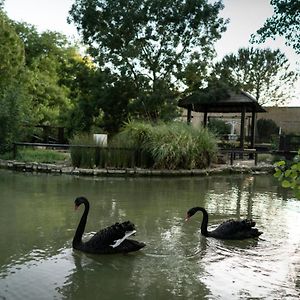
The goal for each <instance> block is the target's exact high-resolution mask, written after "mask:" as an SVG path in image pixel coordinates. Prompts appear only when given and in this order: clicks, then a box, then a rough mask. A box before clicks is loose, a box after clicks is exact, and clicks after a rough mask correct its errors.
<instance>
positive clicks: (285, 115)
mask: <svg viewBox="0 0 300 300" xmlns="http://www.w3.org/2000/svg"><path fill="white" fill-rule="evenodd" d="M264 109H265V110H267V113H265V114H258V117H257V119H271V120H273V121H274V122H275V123H276V124H277V126H279V127H281V129H282V131H283V132H285V133H295V134H300V107H264Z"/></svg>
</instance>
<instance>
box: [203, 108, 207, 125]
mask: <svg viewBox="0 0 300 300" xmlns="http://www.w3.org/2000/svg"><path fill="white" fill-rule="evenodd" d="M206 126H207V111H205V112H204V115H203V127H204V128H205V127H206Z"/></svg>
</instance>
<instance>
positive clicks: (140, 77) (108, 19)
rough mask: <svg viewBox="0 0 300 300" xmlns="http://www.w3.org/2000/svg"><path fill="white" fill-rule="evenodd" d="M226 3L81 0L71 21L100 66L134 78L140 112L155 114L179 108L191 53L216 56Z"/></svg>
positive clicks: (205, 0) (135, 101) (157, 115)
mask: <svg viewBox="0 0 300 300" xmlns="http://www.w3.org/2000/svg"><path fill="white" fill-rule="evenodd" d="M222 8H223V5H222V4H221V1H217V2H215V3H214V4H210V3H208V1H207V0H197V1H195V0H193V1H182V0H172V1H170V0H163V1H162V0H127V1H124V0H117V1H115V0H107V1H105V0H100V1H96V0H76V1H75V3H74V4H73V6H72V9H71V11H70V21H73V22H74V23H75V24H76V26H77V29H78V30H79V32H80V33H81V34H82V36H83V41H84V42H85V43H87V44H88V45H89V47H90V49H89V51H90V54H91V55H92V56H93V57H94V58H95V59H96V61H97V63H98V64H99V65H100V66H101V67H102V66H108V67H110V68H111V70H112V72H115V73H116V74H118V75H120V78H124V77H127V78H130V80H131V81H132V83H133V85H134V87H135V90H136V95H137V96H136V98H135V99H131V102H132V104H134V105H135V107H137V108H139V109H138V110H137V112H138V114H139V115H141V116H148V117H150V118H152V119H156V118H161V117H163V115H164V113H166V111H168V112H169V111H170V108H172V109H173V111H174V110H175V109H176V102H175V97H176V95H177V90H176V88H175V85H174V82H175V81H176V80H177V79H178V74H179V73H180V72H182V70H183V69H184V67H185V66H186V65H187V63H188V62H189V59H190V58H191V56H192V55H195V53H196V54H198V55H199V56H201V57H203V56H205V57H206V58H207V59H208V60H209V58H210V57H211V56H212V53H213V51H212V50H213V43H214V42H215V41H216V40H217V39H218V38H220V37H221V33H222V32H223V31H224V30H225V24H226V21H224V20H223V19H222V18H219V17H218V14H219V12H220V10H221V9H222ZM170 99H172V101H171V100H170ZM126 101H127V100H126ZM166 107H168V110H167V109H165V108H166Z"/></svg>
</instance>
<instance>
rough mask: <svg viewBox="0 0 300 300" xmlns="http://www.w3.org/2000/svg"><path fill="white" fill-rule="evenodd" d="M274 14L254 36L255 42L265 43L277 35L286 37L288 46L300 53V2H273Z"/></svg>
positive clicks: (291, 0)
mask: <svg viewBox="0 0 300 300" xmlns="http://www.w3.org/2000/svg"><path fill="white" fill-rule="evenodd" d="M271 4H272V5H273V7H274V14H273V16H272V17H270V18H268V19H267V20H266V22H265V24H264V25H263V26H262V27H261V28H260V29H259V30H258V31H257V35H256V36H253V38H252V40H253V41H258V42H264V41H265V40H266V39H267V38H273V39H275V37H276V36H277V35H280V36H284V37H285V39H286V44H287V45H289V46H292V47H293V48H294V49H295V51H296V52H297V53H300V39H299V32H300V1H298V0H271Z"/></svg>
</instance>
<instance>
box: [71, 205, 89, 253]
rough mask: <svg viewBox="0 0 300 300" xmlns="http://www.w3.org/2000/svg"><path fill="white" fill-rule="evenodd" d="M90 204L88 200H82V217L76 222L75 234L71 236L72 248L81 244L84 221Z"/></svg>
mask: <svg viewBox="0 0 300 300" xmlns="http://www.w3.org/2000/svg"><path fill="white" fill-rule="evenodd" d="M89 209H90V205H89V203H88V202H84V212H83V214H82V217H81V219H80V222H79V224H78V227H77V229H76V232H75V236H74V238H73V248H76V246H78V245H81V244H82V240H81V239H82V235H83V233H84V229H85V225H86V221H87V216H88V213H89Z"/></svg>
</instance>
